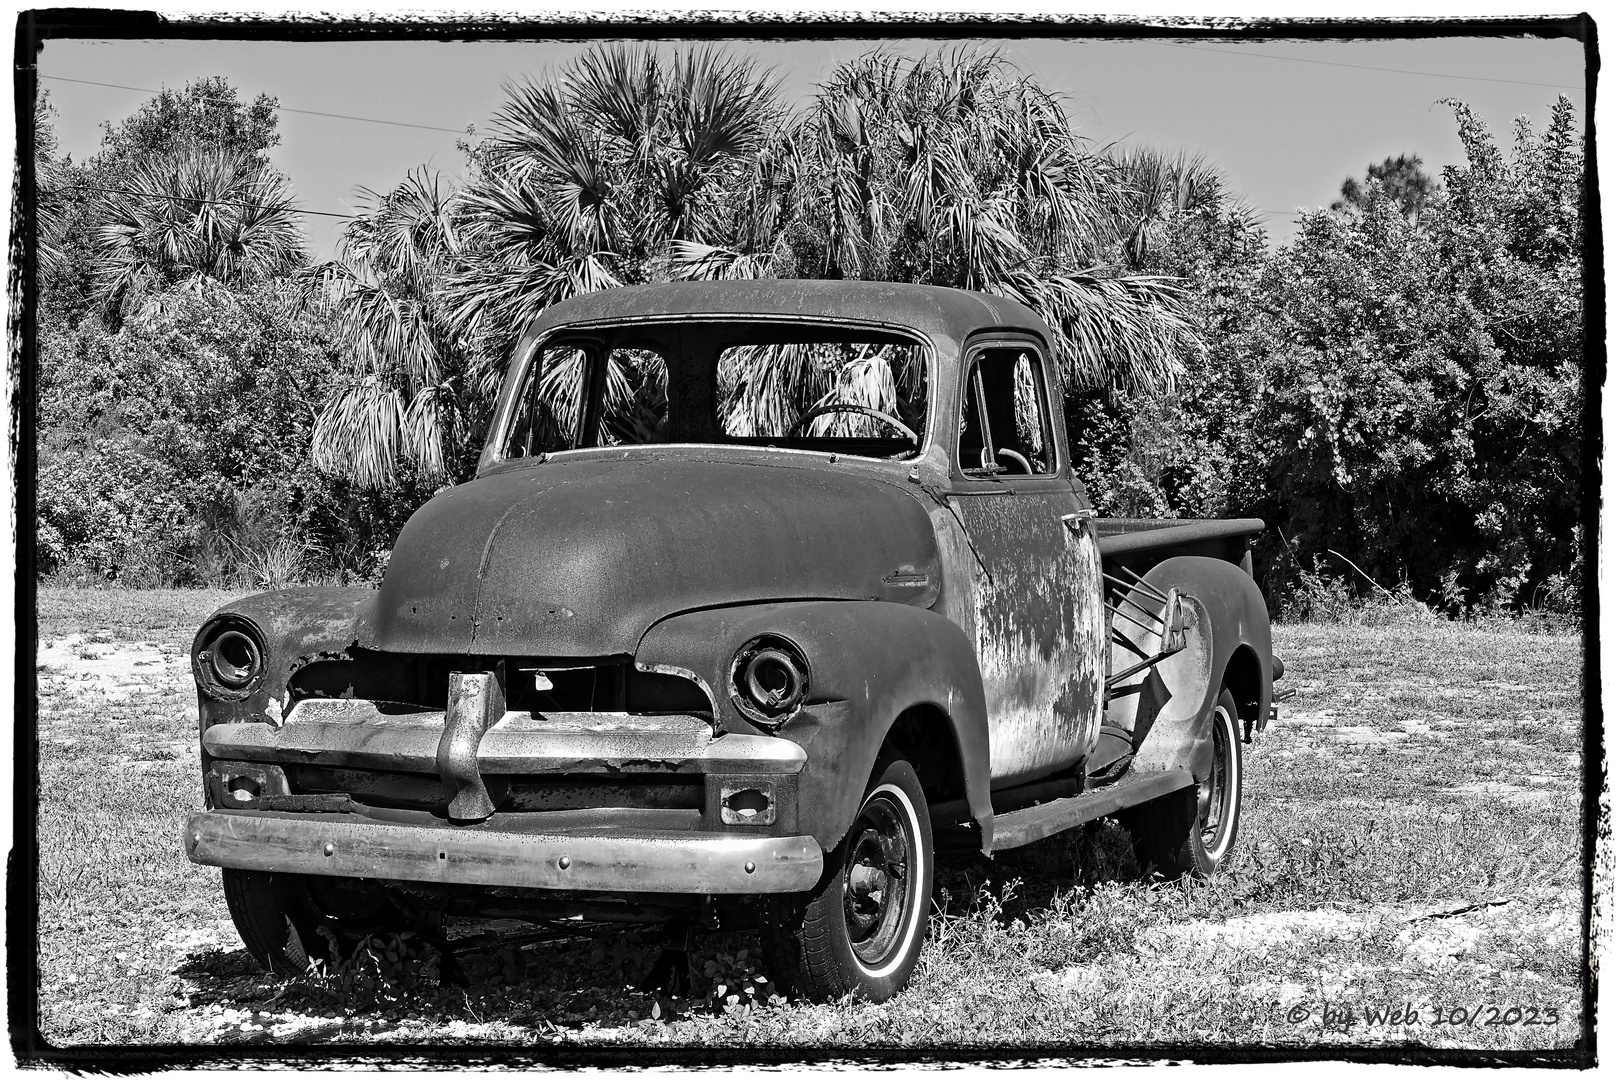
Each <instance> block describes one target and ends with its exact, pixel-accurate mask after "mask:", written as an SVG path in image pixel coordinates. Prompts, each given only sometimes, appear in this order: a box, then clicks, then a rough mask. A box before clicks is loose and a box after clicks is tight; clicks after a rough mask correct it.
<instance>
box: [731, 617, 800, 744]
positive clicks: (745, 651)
mask: <svg viewBox="0 0 1620 1080" xmlns="http://www.w3.org/2000/svg"><path fill="white" fill-rule="evenodd" d="M761 661H765V662H769V663H775V664H780V665H781V666H783V667H784V668H787V669H788V670H789V671H790V672H792V673H793V674H796V675H797V685H796V686H794V687H792V688H791V692H790V693H788V694H787V695H786V697H785V699H784V703H783V704H781V705H776V706H769V705H767V704H766V703H765V702H761V701H758V700H756V699H755V697H754V696H753V694H754V693H762V694H763V693H765V691H764V690H763V689H762V688H761V684H760V682H759V677H758V676H759V674H760V671H759V664H760V662H761ZM810 678H811V676H810V662H809V660H808V659H807V658H806V657H805V655H804V650H803V649H802V648H800V647H799V645H798V643H797V642H795V641H794V640H793V639H791V638H788V637H785V636H783V635H781V634H772V633H765V634H756V635H754V636H753V637H751V638H749V639H748V640H747V641H745V642H744V643H743V644H742V646H741V647H739V648H738V649H737V651H736V652H735V653H734V654H733V655H732V658H731V671H730V678H729V679H728V680H727V681H728V685H729V689H730V691H731V703H732V705H733V706H735V707H736V709H737V711H738V712H740V713H741V714H742V715H743V716H744V717H745V718H746V719H748V720H749V721H750V722H752V723H755V724H758V725H759V726H761V727H764V728H767V729H769V730H772V731H774V730H775V729H777V728H779V727H781V726H782V725H783V724H786V723H787V722H788V721H789V720H792V719H793V718H794V717H795V716H797V715H798V714H799V712H800V710H801V709H802V708H803V707H804V702H805V700H806V699H808V698H809V696H810V687H811V683H810ZM751 687H752V688H753V689H751Z"/></svg>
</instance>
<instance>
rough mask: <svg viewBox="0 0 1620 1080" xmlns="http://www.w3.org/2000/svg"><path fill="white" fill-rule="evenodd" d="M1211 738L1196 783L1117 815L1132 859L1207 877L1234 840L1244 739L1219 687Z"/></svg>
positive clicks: (1231, 703)
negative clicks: (1209, 755)
mask: <svg viewBox="0 0 1620 1080" xmlns="http://www.w3.org/2000/svg"><path fill="white" fill-rule="evenodd" d="M1211 724H1212V731H1211V737H1212V739H1213V740H1214V744H1215V747H1214V749H1215V753H1214V760H1213V762H1211V764H1210V771H1209V775H1208V776H1206V777H1204V778H1203V779H1202V780H1200V781H1199V782H1198V783H1197V784H1196V785H1195V786H1193V787H1190V788H1183V789H1182V790H1181V791H1177V792H1173V793H1171V794H1169V795H1166V796H1165V797H1164V798H1162V799H1155V800H1153V801H1152V802H1151V803H1148V804H1147V805H1145V806H1141V807H1138V808H1137V809H1135V810H1133V811H1131V812H1130V813H1128V814H1125V815H1122V818H1121V821H1122V824H1124V825H1125V828H1126V830H1127V831H1128V832H1129V833H1130V834H1131V846H1132V847H1133V848H1135V850H1136V863H1137V865H1138V866H1140V867H1141V868H1142V869H1143V870H1144V871H1147V870H1150V869H1151V870H1156V871H1157V872H1158V873H1159V874H1162V875H1164V876H1165V877H1181V876H1183V875H1187V874H1190V875H1192V876H1194V877H1208V876H1209V875H1211V874H1213V873H1214V872H1215V871H1216V869H1217V868H1219V867H1220V865H1221V863H1222V862H1224V861H1225V860H1226V857H1227V856H1228V855H1230V854H1231V852H1232V848H1233V846H1234V845H1235V844H1236V843H1237V831H1238V818H1239V816H1240V815H1241V813H1242V810H1243V742H1242V739H1241V737H1240V735H1239V731H1240V728H1239V722H1238V711H1237V701H1236V699H1234V698H1233V697H1232V692H1231V691H1230V690H1228V689H1226V688H1225V687H1222V688H1221V696H1220V697H1219V698H1218V699H1217V700H1216V702H1215V715H1214V716H1213V717H1212V718H1211Z"/></svg>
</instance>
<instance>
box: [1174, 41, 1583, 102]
mask: <svg viewBox="0 0 1620 1080" xmlns="http://www.w3.org/2000/svg"><path fill="white" fill-rule="evenodd" d="M1153 44H1155V45H1168V46H1170V47H1171V48H1172V49H1192V50H1194V51H1195V52H1210V53H1220V54H1221V55H1223V56H1258V57H1260V58H1261V59H1262V60H1292V61H1293V62H1294V63H1296V64H1324V65H1326V66H1327V67H1342V68H1356V69H1357V70H1359V71H1387V72H1389V73H1391V74H1394V75H1428V76H1431V77H1433V78H1436V79H1466V80H1468V81H1469V82H1492V83H1508V84H1510V85H1512V86H1546V87H1551V88H1552V89H1554V90H1582V91H1584V90H1585V89H1586V87H1584V86H1569V85H1567V84H1565V83H1542V82H1526V81H1524V80H1522V79H1492V78H1488V77H1486V76H1484V75H1447V74H1444V73H1442V72H1439V71H1410V70H1408V69H1406V68H1387V67H1372V66H1370V65H1367V64H1345V63H1341V62H1339V61H1337V60H1311V59H1307V58H1306V57H1303V56H1276V55H1274V54H1272V53H1260V52H1247V51H1245V50H1243V49H1214V48H1210V47H1209V46H1207V45H1182V44H1180V43H1179V42H1175V41H1155V42H1154V43H1153Z"/></svg>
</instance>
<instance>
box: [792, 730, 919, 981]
mask: <svg viewBox="0 0 1620 1080" xmlns="http://www.w3.org/2000/svg"><path fill="white" fill-rule="evenodd" d="M933 883H934V836H933V830H932V828H931V827H930V825H929V821H928V802H927V800H926V798H925V797H924V796H923V790H922V784H921V783H920V782H918V780H917V773H916V771H915V770H913V769H912V767H911V766H910V765H909V764H907V763H906V762H904V761H899V760H896V761H891V762H888V763H887V764H886V765H883V766H881V767H880V768H879V769H878V770H877V772H876V773H875V774H874V776H873V779H872V781H871V783H869V784H868V785H867V789H866V795H865V797H864V798H863V799H862V801H861V808H860V811H859V812H858V813H857V814H856V815H855V823H854V824H853V825H852V826H851V827H850V830H849V833H848V835H846V836H845V837H844V839H843V840H842V841H841V842H840V843H839V845H838V846H837V847H836V848H834V849H833V851H832V852H831V853H830V854H829V855H828V856H827V862H826V869H825V870H824V871H823V873H822V878H821V882H820V884H819V885H817V887H816V888H815V889H813V890H811V891H810V892H808V893H799V894H795V895H791V896H780V897H769V898H768V899H767V900H766V902H765V905H764V913H763V914H764V917H763V919H762V920H761V927H760V943H761V946H762V948H763V952H764V954H765V962H766V965H767V967H768V968H769V969H770V972H771V977H772V978H773V979H774V980H775V981H776V983H777V985H778V986H780V987H782V988H784V989H788V990H793V991H797V992H798V993H799V994H801V995H803V996H804V997H807V998H809V999H810V1000H812V1001H832V1000H836V999H838V998H841V997H843V996H844V995H845V994H854V995H855V996H856V997H859V998H863V999H865V1000H867V1001H884V1000H886V999H888V998H890V997H892V996H893V995H894V994H895V993H897V992H898V991H899V990H900V988H901V987H902V986H904V985H905V984H906V980H907V979H908V978H910V976H911V970H912V968H913V967H915V966H916V964H917V956H918V954H919V953H921V952H922V943H923V938H924V937H925V936H926V934H927V931H928V903H929V897H930V895H931V894H932V892H933V887H934V884H933Z"/></svg>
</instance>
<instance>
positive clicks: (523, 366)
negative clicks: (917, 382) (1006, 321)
mask: <svg viewBox="0 0 1620 1080" xmlns="http://www.w3.org/2000/svg"><path fill="white" fill-rule="evenodd" d="M682 324H686V325H712V324H721V325H738V326H750V327H771V326H781V327H784V328H790V331H791V333H792V334H795V335H802V334H803V333H804V332H805V331H806V330H814V329H816V328H825V329H826V331H827V332H828V334H829V340H839V339H849V338H854V339H856V340H858V338H859V333H860V331H862V330H869V331H872V332H874V333H879V334H883V335H886V336H889V337H898V338H904V339H905V343H906V344H908V345H911V346H914V347H916V348H919V349H920V350H921V351H922V359H923V367H924V372H925V378H926V398H925V401H924V407H923V418H924V427H923V430H921V431H919V432H918V433H917V437H918V438H917V445H916V447H915V448H914V449H912V450H911V451H910V452H908V453H906V454H905V455H903V456H901V457H891V456H881V457H876V456H872V455H870V454H860V453H854V452H850V451H846V450H839V451H836V452H835V455H834V456H836V457H840V458H842V457H850V458H857V459H859V460H862V461H871V462H878V463H889V464H900V463H902V462H915V461H916V460H917V459H919V458H920V457H922V456H923V455H924V454H926V453H927V451H928V450H929V448H930V447H931V446H932V445H933V443H934V441H935V437H936V432H935V428H936V426H937V414H938V408H939V395H940V394H941V393H942V392H943V391H944V390H945V389H946V388H945V387H944V386H943V385H942V383H941V382H940V378H941V373H940V361H939V350H938V348H937V346H936V343H935V341H934V340H933V338H932V337H930V336H929V335H928V334H925V333H923V332H922V331H920V330H918V329H916V328H914V327H910V326H905V325H902V324H897V323H890V322H877V321H873V320H866V319H846V320H833V319H829V318H827V317H826V316H793V315H781V314H773V315H748V314H740V313H739V314H710V313H707V312H705V313H704V314H702V315H676V316H670V315H662V314H661V315H648V316H630V317H624V316H620V317H617V318H611V319H591V320H581V321H579V322H571V323H565V324H562V325H559V326H554V327H552V328H550V329H549V330H546V331H545V332H544V333H537V332H535V331H533V330H530V331H527V332H525V333H524V335H523V336H522V337H521V338H520V339H519V340H518V343H517V346H516V347H515V348H514V349H513V350H512V356H513V362H512V363H511V364H510V365H509V367H508V369H507V373H506V377H505V379H504V381H503V383H502V386H501V391H500V397H499V398H498V399H497V402H496V406H495V410H494V414H493V417H492V419H491V422H490V427H489V433H488V435H487V436H486V438H485V441H484V449H483V452H482V453H481V454H480V455H479V459H478V470H477V471H478V473H479V474H482V473H484V472H486V471H488V470H490V469H493V468H497V467H501V466H515V465H521V464H537V463H540V462H543V461H547V460H550V459H551V458H556V457H565V458H571V457H574V456H577V455H589V454H600V453H609V454H620V455H622V454H624V453H625V452H627V451H634V450H641V449H648V450H668V449H671V448H678V447H706V448H710V449H713V448H716V447H719V448H725V449H730V450H751V451H761V452H766V453H789V454H809V455H811V456H815V457H826V456H828V453H829V451H827V450H822V449H809V448H804V447H792V446H763V445H760V444H759V443H757V442H754V441H751V440H743V439H738V440H735V441H733V440H730V439H727V440H723V441H721V442H657V443H637V444H628V445H625V444H621V445H610V446H580V447H574V448H572V449H567V450H556V451H549V452H545V453H539V454H534V455H528V456H522V457H506V456H505V454H504V451H503V448H504V446H505V445H506V440H507V436H508V433H509V432H510V430H511V427H512V425H513V423H514V422H515V421H516V419H517V412H518V409H519V407H520V404H521V403H520V402H519V400H518V399H519V396H520V394H521V392H522V389H523V386H524V384H525V381H526V379H527V376H528V372H529V369H530V368H531V367H532V366H533V365H534V364H535V362H536V361H537V359H538V358H539V357H540V356H541V355H542V354H543V352H544V351H545V350H546V349H548V348H551V347H553V346H556V345H559V344H568V343H571V342H573V341H579V342H580V343H581V344H582V345H586V344H591V345H594V346H595V347H596V348H598V349H600V348H601V347H602V346H603V345H604V344H605V343H606V341H607V340H608V335H609V333H610V332H611V331H613V330H617V329H630V328H637V327H645V326H656V325H663V326H680V325H682ZM763 343H765V342H759V344H763ZM735 346H736V343H730V344H728V345H726V346H724V348H731V347H735ZM724 348H721V349H717V350H716V351H715V353H714V355H713V357H712V362H713V365H714V366H715V367H718V365H719V360H720V356H721V355H722V353H723V351H724ZM665 362H666V363H669V362H670V361H669V358H668V357H666V358H665ZM600 366H601V365H600V364H597V363H593V364H592V365H591V369H592V371H593V372H594V370H595V369H596V368H599V367H600ZM592 381H593V386H592V387H590V389H589V392H588V393H587V395H586V396H585V398H584V399H583V400H582V402H581V406H582V411H583V412H584V413H585V417H584V418H579V417H576V419H575V424H576V428H575V430H576V431H578V430H580V426H581V425H583V424H585V423H588V421H589V418H590V416H591V414H592V413H594V412H595V411H596V410H598V409H599V408H600V404H601V403H600V400H599V399H600V396H601V387H600V379H598V378H595V376H594V374H593V376H592Z"/></svg>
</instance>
